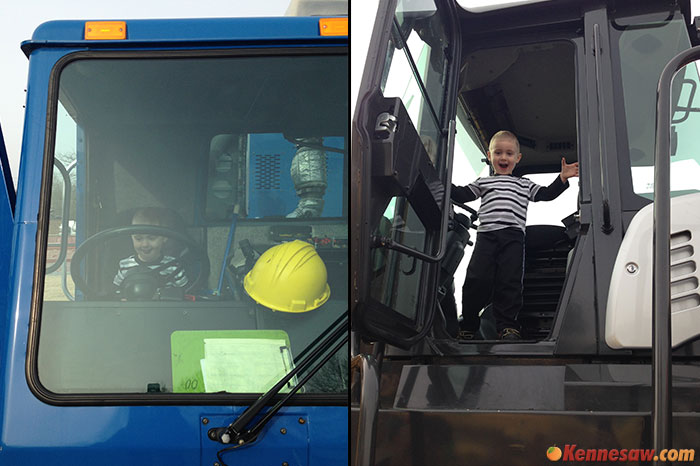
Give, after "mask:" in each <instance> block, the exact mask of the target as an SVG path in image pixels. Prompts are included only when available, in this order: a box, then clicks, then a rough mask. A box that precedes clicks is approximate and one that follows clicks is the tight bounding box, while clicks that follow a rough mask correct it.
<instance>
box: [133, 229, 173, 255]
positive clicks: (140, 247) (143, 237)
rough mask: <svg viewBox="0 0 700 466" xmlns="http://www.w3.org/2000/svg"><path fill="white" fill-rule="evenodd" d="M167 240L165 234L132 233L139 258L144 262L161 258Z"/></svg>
mask: <svg viewBox="0 0 700 466" xmlns="http://www.w3.org/2000/svg"><path fill="white" fill-rule="evenodd" d="M165 240H166V238H165V236H157V235H148V234H138V235H131V241H132V242H133V243H134V250H135V251H136V254H138V256H139V259H141V260H142V261H143V262H153V261H156V260H158V259H160V256H161V251H162V249H163V245H164V244H165Z"/></svg>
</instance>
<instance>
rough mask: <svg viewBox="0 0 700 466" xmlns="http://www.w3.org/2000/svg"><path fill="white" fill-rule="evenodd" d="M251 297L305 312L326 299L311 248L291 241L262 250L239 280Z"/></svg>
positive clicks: (319, 263) (322, 271) (322, 273)
mask: <svg viewBox="0 0 700 466" xmlns="http://www.w3.org/2000/svg"><path fill="white" fill-rule="evenodd" d="M243 286H244V287H245V290H246V291H247V292H248V294H249V295H250V297H251V298H253V299H254V300H255V301H256V302H258V303H260V304H262V305H263V306H265V307H269V308H270V309H274V310H276V311H283V312H306V311H311V310H312V309H316V308H317V307H319V306H321V305H322V304H323V303H325V302H326V301H328V298H329V297H330V295H331V289H330V287H329V286H328V272H326V265H325V264H324V263H323V259H321V257H320V256H319V255H318V253H317V252H316V250H315V249H314V247H313V246H312V245H311V244H309V243H306V242H304V241H299V240H294V241H291V242H289V243H282V244H278V245H277V246H273V247H271V248H270V249H268V250H267V251H265V252H264V253H263V254H262V255H261V256H260V257H259V258H258V260H257V262H255V265H254V266H253V269H252V270H251V271H250V272H248V274H247V275H246V276H245V279H244V280H243Z"/></svg>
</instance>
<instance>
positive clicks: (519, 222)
mask: <svg viewBox="0 0 700 466" xmlns="http://www.w3.org/2000/svg"><path fill="white" fill-rule="evenodd" d="M568 187H569V182H568V181H567V182H566V183H563V182H562V181H561V178H560V177H559V176H557V178H556V179H555V180H554V181H553V182H552V184H550V185H549V186H547V187H546V188H543V187H542V186H540V185H538V184H536V183H534V182H533V181H531V180H529V179H527V178H520V177H517V176H513V175H495V176H487V177H484V178H477V179H476V180H475V181H474V182H473V183H470V184H468V185H467V186H455V185H452V195H451V197H452V199H454V200H455V201H457V202H470V201H473V200H475V199H478V198H481V206H480V207H479V228H478V230H477V231H494V230H500V229H503V228H519V229H520V230H522V231H525V219H526V217H527V207H528V204H529V202H530V201H534V202H537V201H551V200H552V199H555V198H556V197H557V196H559V195H560V194H561V193H563V192H564V190H565V189H566V188H568Z"/></svg>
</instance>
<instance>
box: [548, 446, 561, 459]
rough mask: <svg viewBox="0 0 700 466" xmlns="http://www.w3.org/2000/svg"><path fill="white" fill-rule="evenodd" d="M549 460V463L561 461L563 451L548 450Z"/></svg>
mask: <svg viewBox="0 0 700 466" xmlns="http://www.w3.org/2000/svg"><path fill="white" fill-rule="evenodd" d="M547 459H548V460H549V461H559V460H560V459H561V449H560V448H559V447H549V448H547Z"/></svg>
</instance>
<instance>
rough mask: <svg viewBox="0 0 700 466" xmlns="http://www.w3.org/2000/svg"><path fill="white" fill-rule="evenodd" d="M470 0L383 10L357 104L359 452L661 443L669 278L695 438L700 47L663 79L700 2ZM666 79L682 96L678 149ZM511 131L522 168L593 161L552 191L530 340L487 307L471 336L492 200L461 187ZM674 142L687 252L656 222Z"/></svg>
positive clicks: (498, 452) (485, 460) (406, 456)
mask: <svg viewBox="0 0 700 466" xmlns="http://www.w3.org/2000/svg"><path fill="white" fill-rule="evenodd" d="M470 3H471V2H468V1H466V0H464V1H460V0H457V1H451V0H447V1H441V0H435V1H429V2H420V3H412V2H402V1H398V2H385V3H384V4H382V5H380V6H379V8H378V10H377V15H376V20H375V22H374V29H373V32H372V35H371V41H370V42H369V49H368V54H367V60H366V68H365V71H364V75H363V77H362V81H361V85H360V88H359V92H358V100H357V105H356V109H355V113H354V116H353V122H352V153H353V158H352V163H353V170H352V176H353V177H354V178H353V186H358V187H359V188H358V194H357V195H354V196H353V198H352V203H351V218H352V227H351V231H352V241H351V254H352V257H353V258H357V259H356V260H353V262H352V264H351V265H352V269H351V277H352V283H353V287H352V289H351V303H352V322H353V338H354V340H353V349H352V353H353V355H354V356H355V358H354V361H355V363H356V364H355V367H358V368H360V370H359V371H358V372H357V373H356V374H355V378H354V379H353V386H352V390H351V391H352V410H351V412H352V429H351V436H352V444H353V448H352V453H353V455H354V456H353V461H355V464H387V465H388V464H415V465H418V464H455V463H465V464H466V463H469V464H535V463H539V462H542V461H544V458H545V453H546V451H547V448H548V447H550V446H553V445H558V446H559V447H561V448H562V449H563V448H564V445H574V446H575V445H579V447H580V448H590V449H624V448H627V449H630V448H652V447H655V446H656V443H653V442H652V440H651V438H652V429H651V425H652V422H651V420H652V417H654V416H655V414H652V413H650V411H651V412H653V413H657V414H658V410H657V405H656V404H655V402H654V395H655V394H656V387H658V384H659V382H658V381H656V382H654V383H652V374H655V373H656V372H653V370H652V369H653V367H652V366H653V364H652V359H653V357H652V356H653V354H655V353H654V352H653V351H652V349H653V348H655V346H654V345H653V344H652V342H653V341H655V340H653V338H652V321H653V318H652V316H653V315H655V312H656V311H655V308H654V300H653V299H652V290H654V289H655V288H654V286H655V284H656V283H659V282H664V283H666V286H667V287H670V290H669V299H668V300H667V301H666V306H667V309H668V322H669V327H670V328H669V331H668V333H669V335H668V339H667V340H666V345H668V346H669V351H671V356H670V357H669V361H668V362H659V363H658V364H662V365H663V364H665V367H666V368H667V369H668V373H669V379H668V380H669V382H672V385H673V390H672V393H669V397H668V398H667V399H666V402H668V406H667V407H666V411H665V412H666V413H667V414H668V417H667V420H668V423H669V425H670V422H671V421H670V419H672V422H673V430H672V432H673V434H672V442H673V445H674V447H675V446H678V448H687V447H690V446H692V438H693V436H692V433H693V432H697V429H698V419H697V417H696V416H695V414H694V413H695V412H696V411H697V408H698V406H697V403H696V399H697V397H696V396H695V395H693V394H694V393H695V394H696V393H697V390H698V389H699V388H700V385H699V383H700V378H699V377H700V372H699V367H698V361H700V359H699V358H700V346H698V336H700V299H698V296H699V295H698V275H697V267H696V263H695V260H694V251H695V249H696V245H695V244H694V241H695V240H694V238H695V237H696V236H697V235H698V234H699V233H700V232H699V231H698V219H697V213H696V212H697V211H698V205H699V203H700V194H698V193H699V192H700V184H698V181H697V180H698V178H697V176H695V174H699V173H698V172H699V171H700V155H699V154H700V152H698V139H697V137H696V134H697V124H698V120H697V118H698V115H697V108H698V101H697V100H696V94H695V90H696V89H697V84H698V80H699V75H698V68H697V66H696V63H695V62H694V61H693V60H691V59H688V61H686V62H683V63H682V64H681V65H683V66H679V70H678V72H677V73H676V74H675V78H674V79H673V81H672V84H669V85H668V86H667V87H668V89H666V88H663V87H662V86H661V85H659V81H660V78H661V76H662V71H663V70H664V69H665V67H666V66H667V64H668V63H669V62H671V61H672V59H674V57H676V56H678V55H679V54H681V53H684V52H687V51H689V50H690V49H691V48H692V46H693V45H697V44H698V34H697V27H696V25H697V23H696V22H695V21H694V19H693V18H692V17H691V14H690V4H689V2H685V1H677V2H671V3H663V4H660V3H658V2H645V1H644V2H627V1H617V2H581V1H560V2H549V1H539V2H537V1H535V2H512V4H507V5H501V6H490V7H476V6H473V5H471V4H470ZM695 58H697V57H695ZM673 71H675V70H673ZM657 86H658V93H659V95H662V94H664V95H667V96H668V98H669V102H670V104H669V105H668V106H667V107H666V111H670V115H671V118H670V123H667V124H666V126H665V127H664V128H665V131H667V132H668V134H669V135H670V136H669V137H668V141H667V142H668V147H666V153H665V155H664V153H663V150H662V151H661V152H659V148H658V147H657V144H659V143H660V141H661V142H664V143H665V142H666V139H664V138H663V137H660V136H659V134H662V133H659V132H658V131H660V130H659V129H658V125H659V123H657V121H658V120H657V114H658V112H657V107H656V106H657ZM659 99H661V97H659ZM499 130H509V131H511V132H513V133H514V134H515V135H516V136H518V139H519V141H520V147H521V152H522V161H521V162H520V163H519V164H518V165H517V167H516V170H515V172H514V175H516V176H523V177H527V178H530V179H532V180H533V181H535V182H536V183H538V184H540V185H544V186H546V185H548V184H549V183H550V182H551V181H552V180H553V179H554V178H555V177H556V176H557V174H558V173H559V170H560V166H561V165H560V161H561V159H562V158H565V159H566V161H567V162H568V163H573V162H578V163H579V167H580V175H579V178H578V180H577V182H573V183H572V185H571V187H570V188H569V189H568V190H567V192H566V193H565V195H564V196H562V198H561V199H558V200H557V201H554V202H552V203H542V204H538V205H535V204H532V205H531V206H530V210H529V214H528V223H527V226H526V234H525V238H526V240H525V253H524V261H525V262H524V277H523V306H522V309H521V311H520V313H519V326H520V330H521V333H522V335H523V339H522V340H520V341H516V342H513V341H507V342H506V341H499V340H498V337H497V335H496V332H495V329H494V325H493V318H492V316H491V315H490V308H489V307H488V306H487V307H486V308H485V309H483V311H482V314H481V328H480V335H479V339H477V340H474V341H470V342H463V341H459V340H458V339H457V338H456V337H457V325H458V317H459V315H460V314H461V298H460V296H461V295H460V288H461V286H462V283H463V280H464V268H465V267H466V263H467V262H468V259H469V256H470V254H471V249H472V247H473V242H474V239H475V237H476V227H477V226H478V224H479V219H478V212H477V211H478V201H475V202H474V203H470V204H469V205H466V206H458V205H451V204H452V203H451V202H450V192H451V185H452V184H455V185H461V186H464V185H466V184H468V183H470V182H472V181H473V180H475V179H476V178H478V177H480V176H488V175H489V165H488V163H487V162H486V151H487V150H488V144H489V140H490V138H491V136H492V135H493V134H494V133H496V132H497V131H499ZM655 154H656V155H655ZM659 154H661V155H659ZM660 157H664V158H665V160H666V161H668V162H669V164H670V186H667V187H666V188H665V189H666V191H667V194H668V195H670V231H669V232H668V237H667V241H668V242H667V243H663V242H661V243H660V244H661V245H660V246H659V247H658V248H657V249H664V248H665V250H666V254H667V257H669V256H668V255H669V254H670V257H669V259H668V261H667V266H668V267H669V268H668V269H663V268H662V267H663V263H659V262H658V261H655V256H654V251H655V250H656V249H655V248H654V247H653V241H652V240H653V238H654V237H656V235H655V234H654V231H655V230H654V218H655V215H656V216H658V215H662V214H663V212H664V211H663V210H662V211H661V212H662V214H659V213H658V212H657V213H655V211H654V208H655V207H658V205H656V200H657V199H658V193H657V192H655V189H659V186H657V185H659V184H660V183H661V182H660V181H658V179H659V178H656V179H655V175H656V176H659V171H658V170H656V169H655V162H656V161H657V160H659V158H660ZM572 181H574V180H572ZM662 191H663V188H662ZM666 214H668V212H667V211H666ZM660 238H664V236H660ZM460 262H461V265H459V266H458V264H460ZM660 270H661V271H663V270H667V275H665V276H664V274H663V273H660V272H659V276H658V278H657V272H658V271H660ZM455 288H456V290H455ZM455 291H456V293H455ZM455 295H456V296H455ZM670 348H672V350H671V349H670ZM671 358H672V363H671ZM655 380H656V379H655ZM669 386H670V384H669ZM669 391H670V389H669ZM671 399H672V406H671V401H670V400H671ZM654 426H656V424H654ZM669 432H670V429H669ZM436 445H439V446H440V448H435V446H436ZM494 447H495V448H494ZM657 453H658V451H657Z"/></svg>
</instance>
